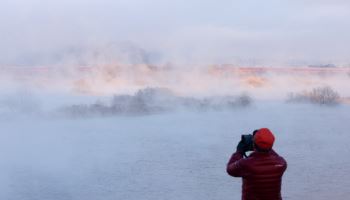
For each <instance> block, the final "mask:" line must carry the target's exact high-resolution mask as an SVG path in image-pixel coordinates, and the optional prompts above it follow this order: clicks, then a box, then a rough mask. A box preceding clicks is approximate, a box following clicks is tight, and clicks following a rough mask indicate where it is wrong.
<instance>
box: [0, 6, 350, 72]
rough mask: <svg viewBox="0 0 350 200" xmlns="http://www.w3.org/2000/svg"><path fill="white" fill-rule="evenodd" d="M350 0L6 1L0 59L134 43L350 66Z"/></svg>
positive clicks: (158, 49)
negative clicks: (349, 53) (218, 0)
mask: <svg viewBox="0 0 350 200" xmlns="http://www.w3.org/2000/svg"><path fill="white" fill-rule="evenodd" d="M349 8H350V4H349V2H348V1H340V0H337V1H330V0H329V1H327V0H325V1H311V0H310V1H299V0H298V1H277V0H269V1H258V0H252V1H227V0H225V1H220V2H216V1H209V0H204V1H198V0H192V1H182V0H176V1H170V2H169V1H160V0H151V1H139V0H129V1H125V0H119V1H109V0H102V1H97V0H87V1H81V0H76V1H67V0H62V1H39V0H27V1H22V0H11V1H10V0H2V1H1V6H0V24H1V32H0V43H1V46H0V64H1V65H2V66H4V65H6V66H8V65H11V66H12V65H52V64H57V63H62V62H63V63H65V62H66V60H65V59H66V55H68V57H69V56H71V55H69V54H70V53H71V52H72V49H73V51H76V49H89V48H92V49H95V48H96V47H100V46H109V45H111V44H116V45H117V46H123V44H128V45H130V44H131V45H132V46H134V47H136V48H137V49H143V50H144V51H145V52H146V53H147V55H148V57H149V62H153V63H169V62H170V63H177V64H179V63H180V64H188V63H190V64H194V63H195V64H210V63H214V64H220V63H231V64H239V65H259V66H261V65H268V66H271V65H274V66H276V65H292V66H294V65H307V64H328V63H333V64H336V65H342V66H344V65H346V66H348V65H349V63H350V60H349V58H348V54H347V52H348V51H349V47H348V45H347V44H349V43H350V41H349V37H348V35H349V34H350V29H349V27H350V26H349V25H350V24H349V21H350V20H349V18H350V14H349V12H348V10H349Z"/></svg>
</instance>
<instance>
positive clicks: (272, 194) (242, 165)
mask: <svg viewBox="0 0 350 200" xmlns="http://www.w3.org/2000/svg"><path fill="white" fill-rule="evenodd" d="M286 168H287V162H286V161H285V160H284V159H283V158H282V157H281V156H279V155H278V154H277V153H276V152H275V151H274V150H270V151H269V152H257V151H254V152H253V153H251V154H250V156H248V158H243V156H242V154H241V153H239V152H236V153H234V154H233V155H232V156H231V159H230V160H229V162H228V164H227V169H226V170H227V173H228V174H229V175H231V176H234V177H242V179H243V185H242V200H281V199H282V197H281V182H282V175H283V173H284V171H285V170H286Z"/></svg>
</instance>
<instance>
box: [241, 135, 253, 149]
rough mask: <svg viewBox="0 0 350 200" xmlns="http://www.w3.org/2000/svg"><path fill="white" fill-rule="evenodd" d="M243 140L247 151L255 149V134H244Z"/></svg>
mask: <svg viewBox="0 0 350 200" xmlns="http://www.w3.org/2000/svg"><path fill="white" fill-rule="evenodd" d="M242 142H243V143H244V144H245V145H244V146H245V150H246V151H253V149H254V147H253V134H247V135H242Z"/></svg>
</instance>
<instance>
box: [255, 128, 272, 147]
mask: <svg viewBox="0 0 350 200" xmlns="http://www.w3.org/2000/svg"><path fill="white" fill-rule="evenodd" d="M274 141H275V136H274V135H273V134H272V132H271V131H270V130H269V129H268V128H261V129H259V130H258V131H257V132H256V133H255V135H254V143H255V144H256V145H257V146H258V147H259V148H260V149H264V150H265V149H266V150H268V149H271V148H272V146H273V142H274Z"/></svg>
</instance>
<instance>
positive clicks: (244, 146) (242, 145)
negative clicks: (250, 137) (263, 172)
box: [237, 140, 248, 154]
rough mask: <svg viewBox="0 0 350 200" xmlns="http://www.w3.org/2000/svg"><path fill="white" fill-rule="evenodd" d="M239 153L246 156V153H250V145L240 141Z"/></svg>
mask: <svg viewBox="0 0 350 200" xmlns="http://www.w3.org/2000/svg"><path fill="white" fill-rule="evenodd" d="M237 151H238V152H240V153H241V154H244V153H245V152H246V151H248V145H247V144H246V143H244V141H243V140H241V141H239V143H238V145H237Z"/></svg>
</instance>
